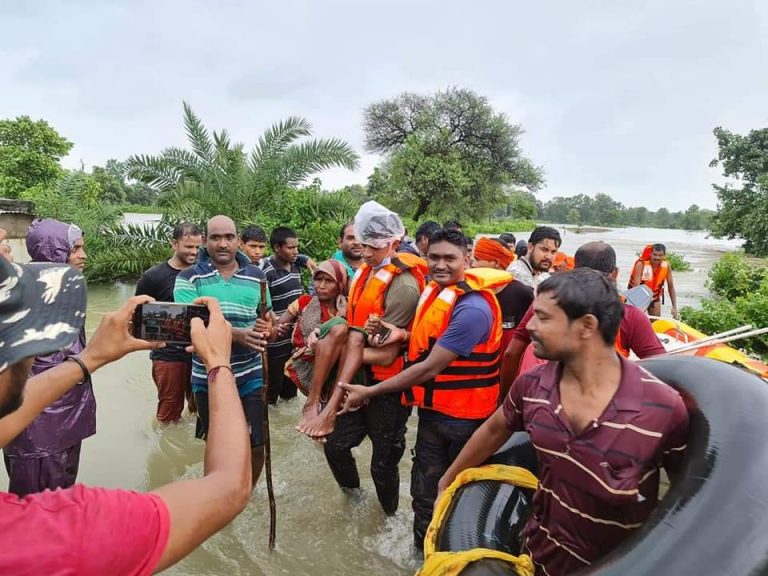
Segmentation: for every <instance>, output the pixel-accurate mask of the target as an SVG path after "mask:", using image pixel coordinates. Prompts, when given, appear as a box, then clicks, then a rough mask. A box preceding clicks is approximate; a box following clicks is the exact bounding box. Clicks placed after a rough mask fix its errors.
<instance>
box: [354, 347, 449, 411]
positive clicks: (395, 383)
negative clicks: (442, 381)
mask: <svg viewBox="0 0 768 576" xmlns="http://www.w3.org/2000/svg"><path fill="white" fill-rule="evenodd" d="M456 358H458V355H457V354H454V353H453V352H450V351H448V350H446V349H445V348H443V347H442V346H440V344H435V346H434V347H433V348H432V351H431V352H430V353H429V356H427V357H426V358H425V359H424V360H423V361H422V362H418V363H416V364H414V365H413V366H410V367H409V368H406V369H405V370H403V371H402V372H400V373H399V374H397V375H396V376H393V377H392V378H388V379H387V380H384V381H383V382H379V383H378V384H375V385H373V386H358V385H354V384H341V387H342V388H344V389H345V390H347V392H348V393H349V394H348V395H347V398H346V400H345V401H344V409H343V412H347V411H349V409H350V408H354V407H355V406H359V405H360V404H362V403H363V402H364V401H365V400H366V399H368V398H371V397H373V396H380V395H382V394H389V393H391V392H401V391H403V390H407V389H408V388H410V387H411V386H415V385H417V384H423V383H424V382H428V381H429V380H432V379H433V378H434V377H435V376H437V375H438V374H440V372H442V371H443V370H445V368H447V367H448V365H449V364H450V363H451V362H453V361H454V360H456Z"/></svg>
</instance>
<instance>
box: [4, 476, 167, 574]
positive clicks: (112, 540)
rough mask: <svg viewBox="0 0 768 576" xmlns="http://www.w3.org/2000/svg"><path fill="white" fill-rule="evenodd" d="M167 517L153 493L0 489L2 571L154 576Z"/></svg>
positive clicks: (77, 488) (79, 488)
mask: <svg viewBox="0 0 768 576" xmlns="http://www.w3.org/2000/svg"><path fill="white" fill-rule="evenodd" d="M169 532H170V516H169V514H168V508H167V507H166V505H165V502H163V501H162V499H161V498H160V497H159V496H156V495H154V494H140V493H138V492H132V491H130V490H107V489H104V488H88V487H86V486H83V485H81V484H78V485H76V486H74V487H73V488H69V489H67V490H55V491H53V492H51V491H50V490H46V491H45V492H43V493H40V494H33V495H30V496H26V497H25V498H18V497H16V496H14V495H13V494H6V493H0V574H13V575H14V576H27V575H29V576H32V575H35V576H38V575H40V574H43V575H45V576H59V575H62V576H63V575H68V574H72V575H78V576H90V575H94V576H96V575H99V576H103V575H107V574H110V575H112V574H114V575H118V574H119V575H125V576H129V575H130V576H139V575H142V576H143V575H145V574H152V573H153V572H154V569H155V567H156V566H157V563H158V561H159V560H160V557H161V556H162V554H163V552H164V551H165V546H166V545H167V543H168V534H169Z"/></svg>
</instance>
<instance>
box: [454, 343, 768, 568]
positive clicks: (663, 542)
mask: <svg viewBox="0 0 768 576" xmlns="http://www.w3.org/2000/svg"><path fill="white" fill-rule="evenodd" d="M641 365H642V366H643V367H644V368H646V369H647V370H649V371H650V372H651V373H653V374H654V375H655V376H656V377H657V378H659V379H661V380H663V381H664V382H667V383H668V384H670V385H672V386H674V387H675V388H676V389H677V390H678V391H679V392H680V394H681V395H682V396H683V398H684V400H685V403H686V406H687V407H688V411H689V414H690V433H689V439H688V448H687V450H686V453H685V457H684V460H683V467H682V471H681V473H680V477H679V478H678V479H677V481H676V482H675V483H674V484H673V486H672V487H671V488H670V490H669V492H668V493H667V494H666V495H665V497H664V498H663V499H662V500H661V502H659V504H658V506H657V507H656V509H655V510H654V512H653V513H652V515H651V517H650V518H649V519H648V521H647V522H646V523H645V525H644V526H643V527H642V528H641V529H640V530H638V532H636V533H635V534H634V535H633V536H632V537H631V538H630V539H629V540H627V541H626V542H625V543H624V544H622V545H621V546H620V547H618V548H617V549H616V550H614V551H613V552H612V553H611V554H610V555H608V556H607V557H606V558H604V559H602V560H601V561H600V562H598V563H596V564H595V565H593V566H592V567H590V568H589V569H588V570H585V571H582V572H580V573H579V574H590V575H600V576H640V575H643V576H646V575H653V576H659V575H661V576H665V575H670V576H671V575H675V576H683V575H685V576H687V575H696V576H699V575H710V574H712V575H715V574H717V575H729V576H757V575H762V574H766V575H768V383H766V382H765V381H764V380H762V379H761V378H759V377H757V376H755V375H753V374H750V373H748V372H746V371H745V370H742V369H740V368H736V367H734V366H730V365H728V364H725V363H722V362H718V361H716V360H711V359H709V358H700V357H666V358H657V359H648V360H644V361H642V362H641ZM530 450H531V447H530V444H529V443H526V442H525V439H524V438H521V437H520V436H518V435H515V436H514V437H513V440H512V442H511V443H508V444H507V445H505V447H504V448H503V449H502V450H501V451H500V452H499V453H497V454H496V455H494V457H493V458H492V459H491V460H492V461H494V462H501V463H508V464H516V465H523V466H524V467H526V468H529V469H530V468H531V466H530V458H531V455H532V453H531V451H530ZM496 509H498V506H497V507H496V508H493V507H490V508H489V507H488V506H485V507H482V506H480V507H478V511H479V510H484V512H482V515H485V514H486V513H487V512H488V511H492V510H496ZM480 516H481V514H480V512H478V517H477V518H476V519H475V520H476V524H477V525H478V526H482V525H483V524H486V525H487V522H488V518H487V517H486V516H483V517H480ZM469 538H470V539H471V538H476V537H475V536H471V535H470V536H469ZM482 538H484V539H486V540H487V538H488V536H487V535H482ZM484 566H487V568H488V570H487V571H486V570H485V569H484ZM471 567H472V570H473V571H472V572H471V573H472V574H476V575H478V576H480V575H484V574H485V575H488V576H490V575H491V574H499V572H498V570H499V564H498V563H497V562H490V560H489V561H485V560H483V561H478V562H474V563H473V564H472V565H471ZM468 569H469V567H467V569H465V570H464V572H463V573H464V574H468V572H467V570H468ZM507 573H509V574H513V572H507ZM560 576H563V575H560Z"/></svg>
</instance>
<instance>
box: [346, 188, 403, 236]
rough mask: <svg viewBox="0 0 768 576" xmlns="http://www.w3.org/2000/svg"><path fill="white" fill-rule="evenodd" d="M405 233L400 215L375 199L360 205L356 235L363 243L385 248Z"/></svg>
mask: <svg viewBox="0 0 768 576" xmlns="http://www.w3.org/2000/svg"><path fill="white" fill-rule="evenodd" d="M404 234H405V226H403V221H402V220H400V216H398V215H397V214H395V213H394V212H392V211H391V210H389V209H387V208H385V207H384V206H382V205H381V204H379V203H378V202H375V201H373V200H369V201H368V202H366V203H365V204H363V205H362V206H360V210H358V211H357V215H355V236H357V240H358V241H359V242H361V243H362V244H367V245H368V246H373V247H374V248H384V247H386V246H388V245H390V244H392V242H394V241H395V240H400V239H401V238H402V237H403V235H404Z"/></svg>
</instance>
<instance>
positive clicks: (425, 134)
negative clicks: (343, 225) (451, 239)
mask: <svg viewBox="0 0 768 576" xmlns="http://www.w3.org/2000/svg"><path fill="white" fill-rule="evenodd" d="M363 129H364V131H365V145H366V148H367V150H369V151H370V152H376V153H379V154H383V155H384V156H385V162H384V164H383V166H382V168H381V173H380V174H379V175H378V176H377V186H376V188H377V191H375V192H377V193H378V194H379V195H384V196H385V197H387V199H388V200H389V201H390V202H391V203H392V204H393V205H395V206H397V207H398V208H399V209H401V210H407V211H409V212H411V213H412V214H413V217H414V219H419V218H421V217H422V216H423V215H424V214H426V213H431V214H434V215H456V216H458V215H462V214H463V215H466V214H469V215H471V216H474V217H479V216H484V215H486V214H488V213H489V212H490V211H491V210H492V209H493V208H494V207H496V206H497V205H498V204H499V203H500V202H501V201H502V200H503V198H504V194H503V191H504V189H505V188H506V187H508V186H510V185H512V186H515V187H518V188H526V189H528V190H531V191H534V190H536V189H538V188H539V187H540V186H541V185H542V183H543V172H542V170H541V168H539V167H537V166H534V164H533V163H532V162H531V161H530V160H528V159H527V158H525V157H524V156H523V153H522V150H521V149H520V144H519V139H520V136H521V134H522V133H523V129H522V128H521V127H520V126H519V125H517V124H512V123H510V122H509V120H508V119H507V117H506V116H505V115H504V114H502V113H499V112H495V111H494V110H493V108H492V107H491V106H490V104H489V103H488V101H487V99H486V98H484V97H482V96H479V95H478V94H476V93H475V92H472V91H471V90H465V89H458V88H449V89H448V90H445V91H443V92H437V93H436V94H432V95H419V94H412V93H404V94H401V95H400V96H398V97H397V98H394V99H392V100H384V101H382V102H377V103H374V104H372V105H370V106H368V107H367V108H366V109H365V111H364V114H363ZM382 190H383V191H384V192H383V194H382V193H381V192H380V191H382Z"/></svg>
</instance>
